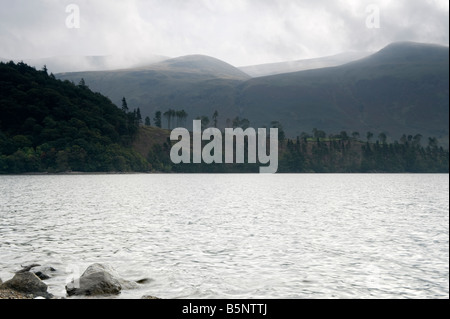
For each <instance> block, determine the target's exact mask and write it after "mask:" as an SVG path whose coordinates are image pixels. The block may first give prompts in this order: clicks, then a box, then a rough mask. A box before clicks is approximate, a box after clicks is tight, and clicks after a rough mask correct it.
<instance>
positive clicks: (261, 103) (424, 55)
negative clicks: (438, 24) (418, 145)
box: [239, 43, 449, 147]
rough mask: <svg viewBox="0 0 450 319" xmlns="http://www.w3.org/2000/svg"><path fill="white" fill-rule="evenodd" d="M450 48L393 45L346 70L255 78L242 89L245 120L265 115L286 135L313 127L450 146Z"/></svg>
mask: <svg viewBox="0 0 450 319" xmlns="http://www.w3.org/2000/svg"><path fill="white" fill-rule="evenodd" d="M448 54H449V49H448V47H442V46H436V45H428V44H418V43H395V44H392V45H389V46H388V47H386V48H384V49H383V50H381V51H379V52H377V53H375V54H373V55H371V56H369V57H367V58H364V59H362V60H359V61H355V62H352V63H349V64H346V65H343V66H339V67H334V68H325V69H318V70H309V71H303V72H297V73H289V74H283V75H276V76H269V77H263V78H256V79H251V80H249V81H247V82H246V83H245V84H243V85H242V87H241V92H240V96H239V101H240V107H241V108H242V114H241V115H242V116H244V117H247V118H249V119H252V120H253V121H254V122H256V123H255V124H259V125H261V124H263V123H267V121H268V119H269V118H270V117H272V118H273V117H275V119H276V120H279V121H280V122H282V123H283V124H284V126H285V129H286V131H287V132H288V134H290V135H294V136H295V135H298V134H300V133H301V132H302V131H305V132H310V131H311V130H312V129H313V128H322V129H324V130H326V131H327V132H340V131H341V130H348V131H359V132H361V133H364V134H365V132H367V131H372V132H374V133H376V134H378V133H381V132H384V133H386V134H387V135H388V136H390V137H391V138H394V139H397V138H399V136H401V134H403V133H405V134H417V133H420V134H423V135H424V136H436V137H439V138H440V140H441V142H442V143H444V144H445V145H446V146H447V147H448V127H449V126H448V115H449V91H448V85H449V61H448Z"/></svg>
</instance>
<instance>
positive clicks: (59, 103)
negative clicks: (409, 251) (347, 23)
mask: <svg viewBox="0 0 450 319" xmlns="http://www.w3.org/2000/svg"><path fill="white" fill-rule="evenodd" d="M218 116H219V114H218V112H217V111H216V112H214V114H213V115H212V121H210V119H209V118H208V117H207V116H199V117H198V119H200V120H201V121H202V129H204V128H206V127H209V126H214V127H216V126H217V121H218ZM163 117H164V119H165V120H166V121H167V127H169V128H170V127H171V126H173V125H184V124H186V123H185V122H186V117H187V114H186V112H185V111H184V110H181V111H175V110H169V111H167V112H161V111H158V112H156V114H155V117H154V119H153V123H151V122H152V121H151V119H150V118H149V117H146V118H145V120H144V121H143V120H142V116H141V113H140V109H139V108H137V109H134V110H133V111H130V109H129V107H128V104H127V101H126V99H125V98H123V99H122V105H121V108H119V107H117V106H116V105H114V104H113V103H112V102H111V101H110V100H109V99H108V98H106V97H104V96H103V95H101V94H100V93H94V92H92V91H91V90H90V89H89V87H88V86H87V85H86V83H85V82H84V80H83V79H81V80H80V82H79V83H78V84H74V83H73V82H70V81H60V80H57V79H55V77H54V76H53V74H48V71H47V69H46V68H45V67H44V68H43V69H42V70H36V69H35V68H32V67H29V66H28V65H26V64H24V63H18V64H15V63H13V62H9V63H0V173H4V174H5V173H6V174H18V173H30V172H33V173H34V172H35V173H59V172H70V171H76V172H88V173H89V172H173V173H200V172H203V173H257V172H259V167H260V166H261V165H260V164H259V163H257V164H211V165H207V164H178V165H175V164H173V163H172V162H171V160H170V150H171V147H172V145H173V143H175V142H174V141H170V139H169V135H170V131H169V130H165V129H162V128H161V127H162V122H163ZM151 124H154V126H155V127H151ZM227 124H229V125H230V127H241V128H243V129H245V128H247V127H249V126H250V121H249V120H247V119H239V118H238V117H236V118H235V119H228V120H227ZM270 127H277V128H279V133H280V134H279V169H278V172H280V173H313V172H316V173H360V172H362V173H366V172H389V173H400V172H411V173H448V171H449V152H448V150H444V149H443V148H442V147H440V146H439V145H438V142H437V140H436V139H435V138H428V139H427V140H425V139H424V138H423V137H422V135H420V134H417V133H416V134H415V135H406V134H405V135H403V136H401V137H400V139H399V141H389V142H388V139H387V136H386V135H385V134H384V133H380V134H379V135H378V136H377V138H376V139H374V134H373V133H371V132H367V135H366V136H365V138H364V139H363V138H361V137H360V134H359V133H358V132H353V133H352V134H351V135H349V134H348V133H347V132H341V133H339V134H335V135H333V134H326V133H325V132H324V131H321V130H317V129H314V130H313V132H312V134H307V133H302V135H301V136H298V137H297V138H295V139H288V138H286V137H285V134H284V131H283V129H282V125H281V123H279V122H276V121H274V122H272V123H271V124H270ZM142 136H145V138H142ZM422 144H425V145H422ZM136 145H141V147H137V146H136Z"/></svg>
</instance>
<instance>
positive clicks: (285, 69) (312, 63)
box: [239, 52, 371, 77]
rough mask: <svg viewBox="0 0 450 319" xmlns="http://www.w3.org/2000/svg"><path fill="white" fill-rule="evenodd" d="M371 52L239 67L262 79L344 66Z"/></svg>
mask: <svg viewBox="0 0 450 319" xmlns="http://www.w3.org/2000/svg"><path fill="white" fill-rule="evenodd" d="M370 54H371V53H369V52H347V53H341V54H336V55H332V56H327V57H322V58H315V59H306V60H297V61H288V62H279V63H267V64H260V65H250V66H243V67H239V70H241V71H244V72H245V73H247V74H248V75H250V76H251V77H261V76H268V75H276V74H283V73H291V72H299V71H306V70H312V69H321V68H327V67H333V66H339V65H343V64H346V63H349V62H352V61H356V60H359V59H362V58H365V57H367V56H368V55H370Z"/></svg>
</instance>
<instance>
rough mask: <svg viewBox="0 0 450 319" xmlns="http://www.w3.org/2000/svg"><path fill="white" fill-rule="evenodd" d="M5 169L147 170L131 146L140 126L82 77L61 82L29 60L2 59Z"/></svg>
mask: <svg viewBox="0 0 450 319" xmlns="http://www.w3.org/2000/svg"><path fill="white" fill-rule="evenodd" d="M0 114H1V115H0V116H1V117H0V172H3V173H23V172H64V171H83V172H94V171H95V172H108V171H145V170H147V163H146V162H145V160H144V159H142V158H141V157H140V156H139V155H137V153H135V152H134V151H133V150H131V148H130V146H129V145H130V142H131V141H132V140H133V138H134V135H135V134H136V132H137V130H138V127H137V126H136V118H135V116H134V115H133V114H130V113H126V112H124V111H122V110H120V109H119V108H117V106H115V105H114V104H112V103H111V101H110V100H109V99H108V98H106V97H104V96H102V95H101V94H99V93H94V92H92V91H91V90H90V89H89V88H88V87H87V85H86V83H85V81H84V80H83V79H81V81H80V83H79V85H74V84H73V83H71V82H68V81H64V82H62V81H59V80H56V79H55V78H54V77H52V76H49V75H48V74H47V71H46V70H45V69H44V70H42V71H37V70H36V69H34V68H31V67H29V66H28V65H26V64H24V63H18V64H14V63H13V62H9V63H6V64H5V63H0Z"/></svg>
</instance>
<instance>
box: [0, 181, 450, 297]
mask: <svg viewBox="0 0 450 319" xmlns="http://www.w3.org/2000/svg"><path fill="white" fill-rule="evenodd" d="M448 196H449V175H448V174H442V175H441V174H438V175H408V174H399V175H382V174H380V175H378V174H373V175H320V174H311V175H308V174H305V175H303V174H301V175H281V174H280V175H61V176H0V278H2V279H3V281H5V280H7V279H10V278H12V276H13V273H14V271H17V270H19V269H20V268H21V267H20V265H26V264H31V263H40V264H46V265H51V266H53V267H54V268H56V269H57V272H56V273H55V275H54V277H52V278H51V279H50V280H48V281H47V284H48V285H49V291H50V292H51V293H53V294H54V295H56V296H65V289H64V286H65V284H66V282H67V281H69V280H70V279H72V278H73V277H74V276H75V277H78V276H79V275H80V274H81V273H82V272H83V271H84V270H85V269H86V267H87V266H89V265H90V264H92V263H97V262H100V263H106V264H109V265H111V266H112V267H114V268H115V269H116V270H117V272H118V273H119V274H120V275H121V276H122V277H123V278H125V279H130V280H137V279H142V278H150V279H151V281H150V282H148V283H146V284H144V285H142V286H140V288H139V289H135V290H124V291H123V292H122V294H121V295H120V296H118V297H117V298H140V297H142V296H143V295H154V296H158V297H161V298H200V299H201V298H225V299H228V298H268V299H270V298H449V198H448Z"/></svg>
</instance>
